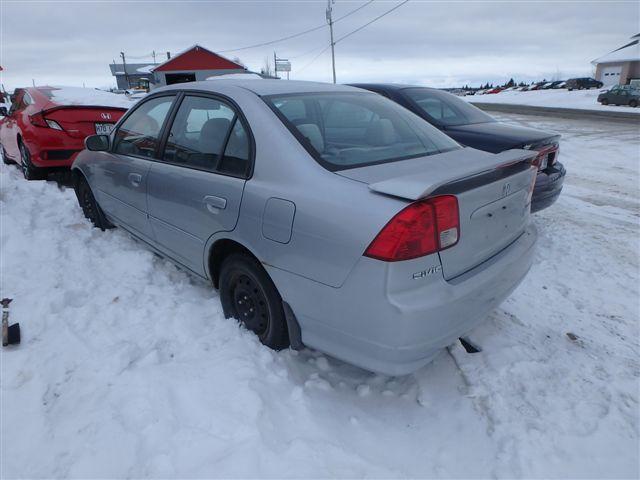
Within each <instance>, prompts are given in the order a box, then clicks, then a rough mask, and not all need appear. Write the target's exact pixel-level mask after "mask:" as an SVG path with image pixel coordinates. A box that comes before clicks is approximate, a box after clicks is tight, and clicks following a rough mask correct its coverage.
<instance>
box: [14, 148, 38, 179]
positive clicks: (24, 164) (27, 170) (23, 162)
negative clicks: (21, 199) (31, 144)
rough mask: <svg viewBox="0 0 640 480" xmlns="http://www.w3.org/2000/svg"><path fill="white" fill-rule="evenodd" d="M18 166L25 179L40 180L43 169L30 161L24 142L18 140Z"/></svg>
mask: <svg viewBox="0 0 640 480" xmlns="http://www.w3.org/2000/svg"><path fill="white" fill-rule="evenodd" d="M19 148H20V167H21V169H22V175H23V176H24V178H25V179H26V180H42V178H44V171H43V169H42V168H38V167H36V166H35V165H34V164H33V163H31V154H30V153H29V150H28V149H27V147H26V146H25V144H24V143H22V142H20V145H19Z"/></svg>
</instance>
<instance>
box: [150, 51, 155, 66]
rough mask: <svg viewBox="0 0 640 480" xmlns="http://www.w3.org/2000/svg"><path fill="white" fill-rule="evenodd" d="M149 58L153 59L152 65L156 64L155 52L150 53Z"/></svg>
mask: <svg viewBox="0 0 640 480" xmlns="http://www.w3.org/2000/svg"><path fill="white" fill-rule="evenodd" d="M151 56H152V57H153V64H154V65H155V64H156V51H155V50H154V51H153V52H151Z"/></svg>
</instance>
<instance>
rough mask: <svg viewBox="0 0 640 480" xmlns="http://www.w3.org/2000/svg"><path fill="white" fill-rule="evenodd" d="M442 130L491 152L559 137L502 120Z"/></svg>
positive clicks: (463, 142)
mask: <svg viewBox="0 0 640 480" xmlns="http://www.w3.org/2000/svg"><path fill="white" fill-rule="evenodd" d="M444 132H445V133H446V134H447V135H449V136H450V137H452V138H453V139H455V140H457V141H458V142H460V143H462V144H463V145H467V146H469V147H473V148H478V149H480V150H485V151H491V152H493V153H497V152H501V151H503V150H507V149H510V148H519V147H522V146H523V145H527V144H532V143H533V144H535V143H540V142H541V141H543V140H551V139H554V138H558V137H559V136H558V135H556V134H554V133H551V132H545V131H544V130H536V129H534V128H527V127H516V126H513V125H507V124H506V123H502V122H486V123H473V124H469V125H457V126H450V127H445V128H444Z"/></svg>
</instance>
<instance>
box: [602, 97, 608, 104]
mask: <svg viewBox="0 0 640 480" xmlns="http://www.w3.org/2000/svg"><path fill="white" fill-rule="evenodd" d="M600 103H601V104H602V105H609V100H607V99H606V98H603V99H602V100H601V101H600Z"/></svg>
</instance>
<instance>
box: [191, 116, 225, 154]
mask: <svg viewBox="0 0 640 480" xmlns="http://www.w3.org/2000/svg"><path fill="white" fill-rule="evenodd" d="M230 125H231V121H230V120H229V119H228V118H210V119H209V120H207V121H206V122H204V125H202V130H201V131H200V139H199V142H198V143H199V146H200V150H202V153H216V154H218V153H220V150H221V149H222V143H223V142H224V140H225V138H226V136H227V132H228V131H229V126H230Z"/></svg>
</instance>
